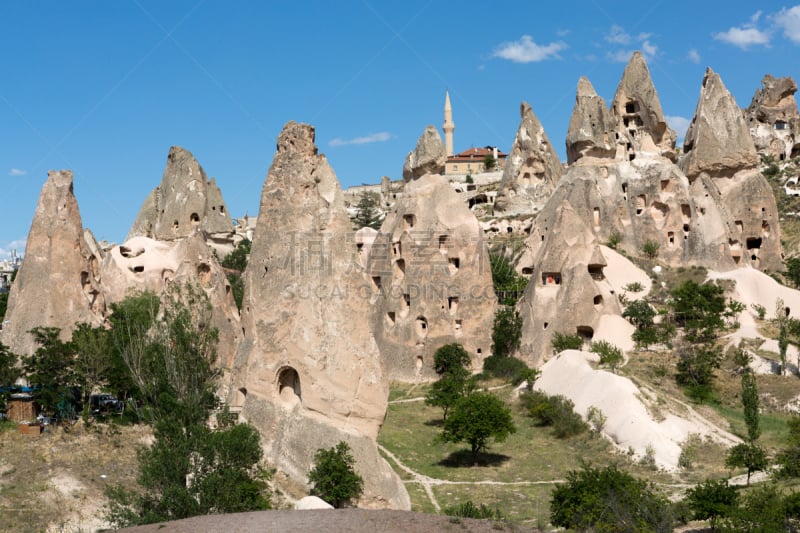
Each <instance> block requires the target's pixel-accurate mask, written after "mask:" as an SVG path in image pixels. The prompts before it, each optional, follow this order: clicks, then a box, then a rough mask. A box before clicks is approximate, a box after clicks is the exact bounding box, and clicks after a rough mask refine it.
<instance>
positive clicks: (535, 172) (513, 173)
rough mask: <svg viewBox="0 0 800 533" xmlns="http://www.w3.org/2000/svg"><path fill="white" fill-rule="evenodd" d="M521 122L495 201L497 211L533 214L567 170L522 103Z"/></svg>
mask: <svg viewBox="0 0 800 533" xmlns="http://www.w3.org/2000/svg"><path fill="white" fill-rule="evenodd" d="M519 114H520V117H521V121H520V124H519V128H518V129H517V136H516V137H515V138H514V144H513V145H512V147H511V152H510V153H509V154H508V158H507V159H506V165H505V168H504V169H503V178H502V179H501V180H500V187H499V190H498V192H497V200H496V201H495V204H494V208H495V211H500V212H504V213H532V212H534V211H536V210H537V209H538V207H539V206H540V205H541V204H544V202H545V201H546V200H547V197H548V196H549V195H550V193H551V192H552V191H553V189H554V188H555V186H556V183H558V180H559V178H561V175H562V174H563V173H564V169H563V167H562V166H561V163H560V162H559V160H558V154H556V151H555V149H554V148H553V145H552V144H551V143H550V139H548V138H547V134H546V133H545V131H544V128H543V127H542V125H541V123H540V122H539V119H538V118H536V115H535V114H534V112H533V110H532V109H531V106H530V105H529V104H528V103H527V102H522V104H521V105H520V109H519Z"/></svg>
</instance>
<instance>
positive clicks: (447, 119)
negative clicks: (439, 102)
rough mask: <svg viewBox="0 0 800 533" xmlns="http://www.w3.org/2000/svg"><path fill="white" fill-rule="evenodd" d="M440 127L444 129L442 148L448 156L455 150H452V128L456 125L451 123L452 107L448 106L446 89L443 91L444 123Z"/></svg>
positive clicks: (448, 98)
mask: <svg viewBox="0 0 800 533" xmlns="http://www.w3.org/2000/svg"><path fill="white" fill-rule="evenodd" d="M442 129H443V130H444V149H445V151H446V152H447V157H450V156H451V155H453V154H454V153H455V152H453V130H455V129H456V125H455V124H453V108H452V107H451V106H450V93H449V92H448V91H445V92H444V124H442Z"/></svg>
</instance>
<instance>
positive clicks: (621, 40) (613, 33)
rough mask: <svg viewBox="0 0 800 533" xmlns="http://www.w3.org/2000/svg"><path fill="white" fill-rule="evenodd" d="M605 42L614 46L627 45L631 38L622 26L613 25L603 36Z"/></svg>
mask: <svg viewBox="0 0 800 533" xmlns="http://www.w3.org/2000/svg"><path fill="white" fill-rule="evenodd" d="M605 40H606V41H608V42H609V43H614V44H629V43H630V42H631V36H630V35H629V34H628V33H627V32H626V31H625V29H624V28H623V27H622V26H618V25H617V24H614V25H613V26H611V30H610V31H609V32H608V34H607V35H606V36H605Z"/></svg>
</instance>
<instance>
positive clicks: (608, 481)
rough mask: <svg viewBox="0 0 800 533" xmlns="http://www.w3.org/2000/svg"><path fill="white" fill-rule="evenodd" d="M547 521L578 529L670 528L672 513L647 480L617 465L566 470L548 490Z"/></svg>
mask: <svg viewBox="0 0 800 533" xmlns="http://www.w3.org/2000/svg"><path fill="white" fill-rule="evenodd" d="M550 522H551V523H552V524H553V525H554V526H557V527H564V528H569V529H575V530H578V531H597V532H609V533H610V532H631V533H633V532H638V531H655V532H665V533H666V532H668V531H672V522H673V520H672V513H671V508H670V504H669V502H668V501H667V499H666V498H664V497H662V496H660V495H658V494H657V493H656V492H655V491H654V489H653V488H652V486H651V485H649V484H648V483H647V482H645V481H642V480H638V479H636V478H634V477H633V476H631V475H630V474H627V473H625V472H622V471H620V470H618V469H617V468H616V467H613V466H611V467H606V468H602V469H600V468H593V467H591V466H588V465H586V466H584V467H583V470H578V471H574V470H573V471H570V472H568V473H567V481H566V483H564V484H561V485H558V486H557V487H556V488H555V489H553V492H552V493H551V499H550Z"/></svg>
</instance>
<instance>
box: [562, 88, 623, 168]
mask: <svg viewBox="0 0 800 533" xmlns="http://www.w3.org/2000/svg"><path fill="white" fill-rule="evenodd" d="M616 129H617V121H616V119H615V118H614V117H613V116H612V115H611V112H610V111H609V110H608V108H607V107H606V102H605V100H603V99H602V98H601V97H600V96H598V95H597V92H596V91H595V90H594V87H593V86H592V83H591V82H590V81H589V80H588V79H586V78H581V79H580V80H578V92H577V95H576V96H575V106H574V107H573V108H572V117H571V118H570V120H569V129H568V130H567V162H568V163H569V164H572V163H574V162H575V161H577V160H578V159H580V158H581V157H595V158H601V159H613V158H614V156H615V155H616V153H617V138H616Z"/></svg>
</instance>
